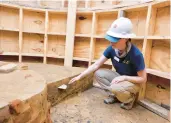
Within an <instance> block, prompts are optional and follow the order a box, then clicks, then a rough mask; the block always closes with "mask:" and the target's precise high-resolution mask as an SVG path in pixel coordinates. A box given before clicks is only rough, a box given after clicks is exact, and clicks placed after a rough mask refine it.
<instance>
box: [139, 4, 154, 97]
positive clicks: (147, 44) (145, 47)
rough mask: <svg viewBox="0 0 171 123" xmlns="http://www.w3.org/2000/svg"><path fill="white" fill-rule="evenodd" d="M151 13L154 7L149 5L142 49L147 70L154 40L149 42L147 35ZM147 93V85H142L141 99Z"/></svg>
mask: <svg viewBox="0 0 171 123" xmlns="http://www.w3.org/2000/svg"><path fill="white" fill-rule="evenodd" d="M151 11H152V6H151V5H149V6H148V11H147V18H146V24H145V38H144V42H143V49H142V52H143V55H144V60H145V64H146V67H147V68H148V66H149V61H150V55H151V47H152V40H147V35H148V30H149V22H150V18H151ZM145 91H146V83H145V84H142V85H141V88H140V93H139V99H144V97H145Z"/></svg>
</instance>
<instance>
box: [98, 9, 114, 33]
mask: <svg viewBox="0 0 171 123" xmlns="http://www.w3.org/2000/svg"><path fill="white" fill-rule="evenodd" d="M96 16H97V19H96V23H97V24H96V25H97V26H96V35H104V34H105V33H106V32H107V30H108V29H109V27H110V26H111V24H112V22H113V21H114V20H116V19H117V13H116V12H111V13H100V14H96Z"/></svg>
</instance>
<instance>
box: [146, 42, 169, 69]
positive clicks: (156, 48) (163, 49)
mask: <svg viewBox="0 0 171 123" xmlns="http://www.w3.org/2000/svg"><path fill="white" fill-rule="evenodd" d="M149 68H152V69H156V70H159V71H163V72H170V41H169V40H153V45H152V49H151V58H150V66H149Z"/></svg>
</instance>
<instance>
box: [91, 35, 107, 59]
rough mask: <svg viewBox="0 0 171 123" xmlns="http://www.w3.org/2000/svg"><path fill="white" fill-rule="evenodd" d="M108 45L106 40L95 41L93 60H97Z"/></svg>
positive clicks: (98, 39)
mask: <svg viewBox="0 0 171 123" xmlns="http://www.w3.org/2000/svg"><path fill="white" fill-rule="evenodd" d="M109 45H110V42H109V41H107V40H106V39H100V38H97V39H96V40H95V50H94V59H99V58H100V56H101V55H102V54H103V52H104V51H105V49H106V48H107V47H108V46H109Z"/></svg>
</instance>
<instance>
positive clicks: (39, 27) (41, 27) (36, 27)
mask: <svg viewBox="0 0 171 123" xmlns="http://www.w3.org/2000/svg"><path fill="white" fill-rule="evenodd" d="M23 31H24V32H37V33H44V32H45V13H43V12H35V11H26V10H24V15H23Z"/></svg>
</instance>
